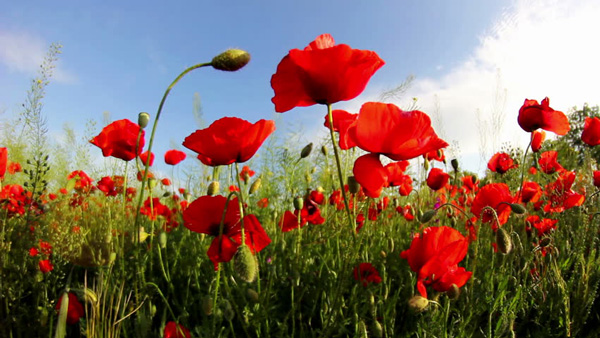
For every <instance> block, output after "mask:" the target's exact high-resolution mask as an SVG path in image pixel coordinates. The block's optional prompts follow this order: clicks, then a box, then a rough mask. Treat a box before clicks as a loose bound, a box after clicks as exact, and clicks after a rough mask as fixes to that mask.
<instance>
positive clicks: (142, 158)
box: [140, 150, 154, 166]
mask: <svg viewBox="0 0 600 338" xmlns="http://www.w3.org/2000/svg"><path fill="white" fill-rule="evenodd" d="M140 161H142V164H143V165H146V161H148V151H147V150H146V151H144V152H143V153H141V154H140ZM153 164H154V153H152V152H151V153H150V163H148V165H149V166H152V165H153Z"/></svg>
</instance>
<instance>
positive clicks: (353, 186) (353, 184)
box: [348, 176, 360, 194]
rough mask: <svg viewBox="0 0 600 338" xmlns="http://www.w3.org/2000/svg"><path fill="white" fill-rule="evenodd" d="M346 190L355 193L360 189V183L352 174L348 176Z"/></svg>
mask: <svg viewBox="0 0 600 338" xmlns="http://www.w3.org/2000/svg"><path fill="white" fill-rule="evenodd" d="M348 190H349V191H350V193H352V194H356V193H358V191H359V190H360V185H359V184H358V182H357V181H356V178H355V177H354V176H348Z"/></svg>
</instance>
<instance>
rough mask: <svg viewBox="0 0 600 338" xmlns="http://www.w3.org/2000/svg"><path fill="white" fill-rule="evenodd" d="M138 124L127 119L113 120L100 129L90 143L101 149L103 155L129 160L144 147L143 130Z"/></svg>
mask: <svg viewBox="0 0 600 338" xmlns="http://www.w3.org/2000/svg"><path fill="white" fill-rule="evenodd" d="M139 134H140V126H139V125H138V124H137V123H133V122H131V121H129V120H127V119H123V120H118V121H115V122H113V123H111V124H109V125H108V126H106V127H104V129H102V132H100V134H98V135H97V136H96V137H94V138H93V139H92V140H91V141H90V143H92V144H93V145H95V146H97V147H99V148H100V149H102V155H104V157H108V156H112V157H116V158H119V159H122V160H123V161H131V160H133V159H134V158H135V157H136V156H138V155H139V154H140V153H141V152H142V148H144V131H143V130H142V131H141V136H140V139H139V144H138V143H137V142H138V135H139Z"/></svg>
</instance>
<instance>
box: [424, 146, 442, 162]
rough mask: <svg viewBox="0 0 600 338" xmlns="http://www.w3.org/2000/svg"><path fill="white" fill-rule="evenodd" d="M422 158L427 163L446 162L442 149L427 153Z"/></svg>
mask: <svg viewBox="0 0 600 338" xmlns="http://www.w3.org/2000/svg"><path fill="white" fill-rule="evenodd" d="M423 158H425V159H426V160H427V161H433V160H436V161H439V162H444V161H446V155H444V150H442V149H438V150H432V151H430V152H428V153H427V154H423Z"/></svg>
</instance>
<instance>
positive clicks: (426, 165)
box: [423, 159, 429, 171]
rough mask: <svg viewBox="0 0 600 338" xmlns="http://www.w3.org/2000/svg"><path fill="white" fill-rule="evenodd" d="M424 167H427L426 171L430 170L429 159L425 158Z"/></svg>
mask: <svg viewBox="0 0 600 338" xmlns="http://www.w3.org/2000/svg"><path fill="white" fill-rule="evenodd" d="M423 168H425V171H427V170H429V160H428V159H425V161H423Z"/></svg>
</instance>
